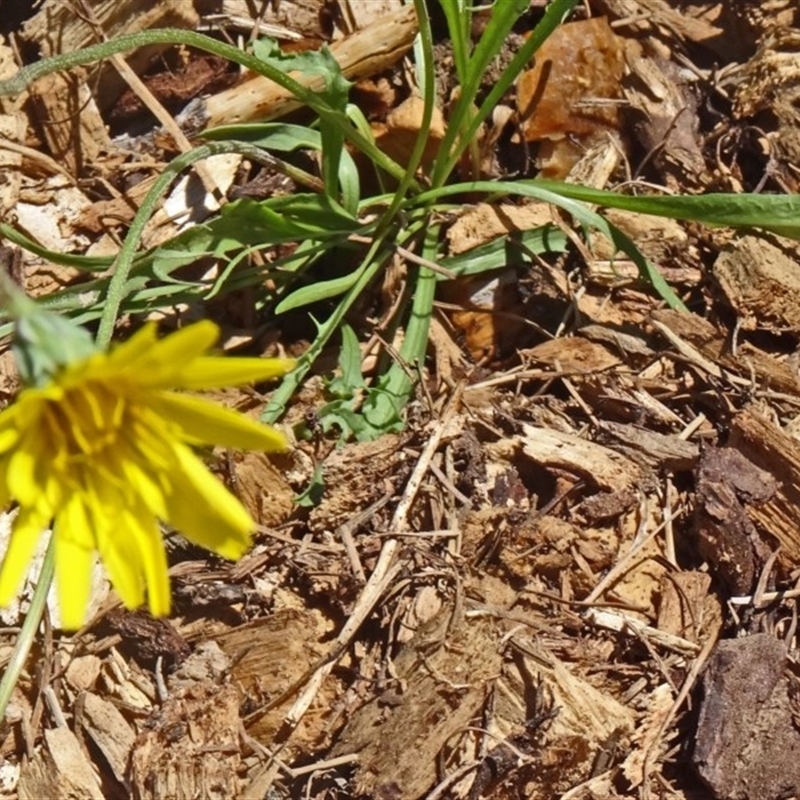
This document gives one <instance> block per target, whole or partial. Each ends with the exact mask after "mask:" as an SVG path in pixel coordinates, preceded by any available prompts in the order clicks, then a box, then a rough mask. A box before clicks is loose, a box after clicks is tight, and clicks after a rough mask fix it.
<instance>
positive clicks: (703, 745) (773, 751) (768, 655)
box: [692, 634, 800, 800]
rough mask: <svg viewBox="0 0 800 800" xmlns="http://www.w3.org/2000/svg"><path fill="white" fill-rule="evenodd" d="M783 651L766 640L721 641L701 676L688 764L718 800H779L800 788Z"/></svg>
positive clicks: (799, 752)
mask: <svg viewBox="0 0 800 800" xmlns="http://www.w3.org/2000/svg"><path fill="white" fill-rule="evenodd" d="M785 666H786V650H785V648H784V646H783V644H782V643H781V642H779V641H777V640H776V639H774V638H773V637H772V636H770V635H768V634H757V635H755V636H748V637H746V638H744V639H735V640H730V641H725V642H720V644H719V645H717V648H716V650H715V652H714V654H713V655H712V657H711V658H710V660H709V664H708V667H707V669H706V672H705V673H704V676H703V681H702V687H703V695H704V696H703V702H702V706H701V708H700V716H699V719H698V724H697V733H696V736H695V747H694V754H693V757H692V762H693V764H694V766H695V769H696V770H697V772H698V774H699V775H700V777H701V778H702V779H703V781H705V783H706V784H707V785H708V787H709V788H710V789H711V791H712V792H713V796H714V797H715V798H718V800H756V798H757V800H780V798H788V797H790V796H792V795H794V794H796V793H797V792H798V790H800V733H799V732H798V731H797V729H796V728H795V727H794V725H793V723H792V715H791V706H790V702H789V684H788V678H787V676H786V675H785Z"/></svg>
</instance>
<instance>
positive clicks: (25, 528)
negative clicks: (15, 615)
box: [0, 508, 50, 606]
mask: <svg viewBox="0 0 800 800" xmlns="http://www.w3.org/2000/svg"><path fill="white" fill-rule="evenodd" d="M49 522H50V519H49V518H46V517H42V515H41V514H40V513H38V512H37V511H36V510H35V509H25V508H22V509H20V510H19V513H18V514H17V518H16V520H14V526H13V528H12V529H11V540H10V541H9V543H8V550H6V553H5V557H4V558H3V565H2V567H0V606H6V605H8V604H9V603H10V602H11V600H12V599H13V598H14V597H15V596H16V595H17V593H18V592H19V590H20V587H21V586H22V582H23V580H24V578H25V575H26V574H27V572H28V567H29V566H30V563H31V559H32V558H33V554H34V552H35V550H36V545H37V543H38V541H39V539H40V538H41V536H42V534H43V533H44V531H45V529H46V528H47V525H48V523H49Z"/></svg>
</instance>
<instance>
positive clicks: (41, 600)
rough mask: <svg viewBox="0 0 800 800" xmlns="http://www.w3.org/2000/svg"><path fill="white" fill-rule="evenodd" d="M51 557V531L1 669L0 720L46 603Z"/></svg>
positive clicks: (53, 549) (53, 556)
mask: <svg viewBox="0 0 800 800" xmlns="http://www.w3.org/2000/svg"><path fill="white" fill-rule="evenodd" d="M55 561H56V540H55V537H54V536H53V535H52V534H51V535H50V541H49V542H48V544H47V552H46V553H45V554H44V560H43V561H42V568H41V570H40V571H39V580H38V582H37V584H36V589H35V590H34V592H33V599H32V600H31V607H30V609H29V610H28V614H27V616H26V617H25V621H24V622H23V623H22V628H21V630H20V632H19V636H18V637H17V641H16V644H15V645H14V650H13V652H12V653H11V658H10V659H9V662H8V666H7V667H6V669H5V672H3V678H2V680H0V720H2V719H3V718H4V717H5V714H6V708H7V707H8V702H9V700H11V695H12V694H13V692H14V688H15V687H16V685H17V681H19V676H20V675H21V674H22V670H23V668H24V666H25V662H26V661H27V660H28V655H29V654H30V652H31V647H32V646H33V641H34V639H35V638H36V631H37V630H38V629H39V623H40V622H41V621H42V617H43V616H44V610H45V608H46V607H47V595H48V593H49V592H50V586H51V585H52V583H53V574H54V572H55Z"/></svg>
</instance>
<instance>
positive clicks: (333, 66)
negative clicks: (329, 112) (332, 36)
mask: <svg viewBox="0 0 800 800" xmlns="http://www.w3.org/2000/svg"><path fill="white" fill-rule="evenodd" d="M253 55H254V56H255V57H256V58H258V59H259V60H260V61H263V62H264V63H265V64H268V65H270V66H272V67H275V68H276V69H279V70H280V71H281V72H290V71H292V70H297V71H298V72H304V73H306V74H307V75H319V76H320V77H321V78H322V79H323V86H322V88H321V89H320V88H318V87H315V89H316V93H317V94H318V95H319V96H321V97H322V98H324V99H325V100H326V101H327V102H328V103H329V104H330V105H331V106H333V107H334V108H336V109H342V110H343V109H344V106H345V105H346V103H347V96H348V94H349V92H350V87H351V86H352V85H353V84H352V83H351V82H350V81H349V80H347V78H345V77H344V75H343V74H342V69H341V67H340V66H339V62H338V61H337V60H336V59H335V58H334V57H333V55H332V54H331V51H330V50H329V49H328V47H327V45H323V46H322V48H321V49H320V50H307V51H305V52H304V53H283V52H281V48H280V45H279V44H278V42H277V41H276V40H275V39H270V38H263V39H258V40H256V41H255V42H253Z"/></svg>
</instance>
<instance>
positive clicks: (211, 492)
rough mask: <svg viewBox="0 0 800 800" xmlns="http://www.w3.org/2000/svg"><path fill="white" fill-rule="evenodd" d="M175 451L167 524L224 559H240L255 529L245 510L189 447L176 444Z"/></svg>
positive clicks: (168, 499)
mask: <svg viewBox="0 0 800 800" xmlns="http://www.w3.org/2000/svg"><path fill="white" fill-rule="evenodd" d="M174 449H175V455H176V457H177V460H178V469H177V470H176V472H175V474H174V475H172V476H171V482H172V488H173V492H172V494H171V495H170V496H169V497H168V498H167V511H168V516H167V522H169V523H170V524H171V525H173V526H174V527H175V528H177V529H178V530H179V531H180V532H181V533H182V534H183V535H184V536H185V537H186V538H187V539H189V540H190V541H192V542H194V543H195V544H199V545H200V546H201V547H205V548H206V549H207V550H212V551H213V552H215V553H218V554H219V555H221V556H222V557H223V558H229V559H232V560H235V559H237V558H241V556H242V555H244V553H245V551H246V550H247V548H248V547H249V546H250V533H251V532H252V531H253V529H254V528H255V523H254V522H253V520H252V519H251V517H250V514H248V512H247V509H245V507H244V506H243V505H242V504H241V503H240V502H239V501H238V500H237V499H236V498H235V497H234V496H233V495H232V494H231V493H230V492H229V491H228V490H227V489H226V488H225V487H224V486H223V485H222V484H221V483H220V482H219V481H218V480H217V479H216V478H215V477H214V476H213V475H212V474H211V473H210V472H209V471H208V469H207V468H206V466H205V464H203V462H202V461H200V459H199V458H198V457H197V456H196V455H195V454H194V453H192V451H191V450H190V449H189V448H188V447H186V446H184V445H180V444H176V445H175V447H174Z"/></svg>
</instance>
